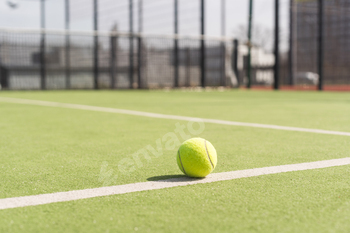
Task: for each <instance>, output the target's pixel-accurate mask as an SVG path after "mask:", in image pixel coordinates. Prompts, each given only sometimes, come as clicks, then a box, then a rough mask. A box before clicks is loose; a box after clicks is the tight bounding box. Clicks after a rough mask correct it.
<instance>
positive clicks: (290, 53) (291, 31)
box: [288, 0, 294, 85]
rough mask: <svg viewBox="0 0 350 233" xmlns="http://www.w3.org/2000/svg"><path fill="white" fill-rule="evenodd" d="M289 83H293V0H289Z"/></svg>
mask: <svg viewBox="0 0 350 233" xmlns="http://www.w3.org/2000/svg"><path fill="white" fill-rule="evenodd" d="M288 55H289V59H288V60H289V67H288V68H289V82H288V84H289V85H294V0H289V54H288Z"/></svg>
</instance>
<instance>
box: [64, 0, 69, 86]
mask: <svg viewBox="0 0 350 233" xmlns="http://www.w3.org/2000/svg"><path fill="white" fill-rule="evenodd" d="M65 16H66V17H65V18H66V21H65V24H66V25H65V26H66V27H65V28H66V32H67V34H66V88H67V89H69V88H70V38H69V35H68V31H69V21H70V19H69V0H65Z"/></svg>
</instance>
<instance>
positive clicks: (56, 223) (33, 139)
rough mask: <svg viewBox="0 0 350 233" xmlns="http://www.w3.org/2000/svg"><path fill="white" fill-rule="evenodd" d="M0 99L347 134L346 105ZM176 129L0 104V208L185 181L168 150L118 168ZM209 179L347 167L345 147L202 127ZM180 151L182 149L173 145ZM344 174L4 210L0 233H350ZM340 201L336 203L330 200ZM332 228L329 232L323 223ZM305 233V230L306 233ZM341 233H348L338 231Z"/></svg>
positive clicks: (179, 96) (301, 100) (286, 134)
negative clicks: (277, 169)
mask: <svg viewBox="0 0 350 233" xmlns="http://www.w3.org/2000/svg"><path fill="white" fill-rule="evenodd" d="M1 96H7V97H14V98H26V99H38V100H47V101H57V102H64V103H78V104H87V105H94V106H105V107H115V108H123V109H132V110H140V111H148V112H157V113H165V114H174V115H185V116H195V117H203V118H214V119H225V120H234V121H244V122H255V123H267V124H277V125H285V126H297V127H309V128H318V129H329V130H339V131H348V132H349V131H350V117H349V116H350V95H349V94H347V93H316V92H255V91H254V92H250V91H226V92H217V91H212V92H183V91H170V92H164V91H120V92H119V91H116V92H114V91H101V92H95V91H50V92H1V93H0V97H1ZM176 123H180V124H186V122H184V121H177V120H167V119H153V118H146V117H140V116H129V115H121V114H114V113H103V112H91V111H83V110H74V109H62V108H53V107H41V106H31V105H22V104H9V103H3V102H0V132H1V134H0V148H1V150H0V164H1V165H0V167H1V170H0V177H1V183H0V198H6V197H17V196H25V195H33V194H42V193H51V192H59V191H69V190H77V189H85V188H93V187H101V186H103V185H104V183H103V182H101V180H99V178H100V171H101V167H102V166H103V164H106V163H108V170H109V169H113V172H112V174H113V176H111V177H112V178H113V177H114V176H115V175H117V177H115V178H113V179H112V180H111V182H109V183H108V185H118V184H128V183H134V182H146V181H147V180H157V179H165V178H168V177H173V176H178V175H181V171H180V170H179V169H178V167H177V164H176V150H177V148H175V149H172V150H166V149H163V152H164V153H163V155H162V156H159V157H158V158H156V157H152V159H151V160H150V161H148V160H145V159H142V167H140V168H137V169H136V170H135V171H134V172H130V173H127V174H125V173H121V172H120V171H119V170H118V163H119V162H120V161H121V159H122V158H125V157H130V156H131V155H132V154H133V153H135V152H137V151H138V150H140V149H142V148H144V147H146V146H147V145H151V146H153V147H156V140H157V139H159V138H162V137H163V136H164V135H165V134H166V133H168V132H173V131H174V129H175V124H176ZM198 136H200V137H203V138H206V139H207V140H209V141H211V142H212V143H213V145H214V146H215V147H216V149H217V151H218V166H217V168H216V169H215V170H214V172H224V171H232V170H241V169H247V168H256V167H265V166H274V165H283V164H291V163H301V162H309V161H318V160H324V159H333V158H344V157H349V151H350V150H349V149H350V143H349V137H346V136H337V135H321V134H314V133H305V132H291V131H278V130H272V129H258V128H246V127H237V126H226V125H215V124H209V123H207V124H205V130H204V132H203V133H201V134H200V135H198ZM179 140H180V141H181V137H180V136H179ZM348 174H349V166H344V167H335V168H327V169H320V170H312V171H304V172H292V173H287V174H277V175H269V176H262V177H256V178H247V179H240V180H234V181H225V182H218V183H211V184H203V185H195V186H191V187H178V188H171V189H166V190H154V191H147V192H140V193H132V194H125V195H117V196H110V197H102V198H93V199H89V200H80V201H73V202H65V203H56V204H48V205H44V206H34V207H25V208H18V209H10V210H0V232H20V231H26V232H40V231H42V232H45V231H47V229H48V228H49V229H50V231H52V232H62V231H64V232H74V231H81V232H107V231H108V230H110V232H113V231H120V232H124V231H135V230H139V231H152V232H153V231H159V232H164V231H176V232H183V231H185V232H199V231H200V232H213V231H214V232H215V231H236V232H254V231H255V232H295V231H301V232H304V231H308V232H342V231H343V232H349V230H350V224H349V223H348V221H346V218H347V216H349V205H350V204H349V203H350V188H349V184H350V183H349V179H348V178H349V175H348ZM338 196H339V198H336V197H338ZM326 219H328V221H326ZM307 229H309V230H307ZM346 230H347V231H346Z"/></svg>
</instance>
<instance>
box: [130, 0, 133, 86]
mask: <svg viewBox="0 0 350 233" xmlns="http://www.w3.org/2000/svg"><path fill="white" fill-rule="evenodd" d="M129 33H130V38H129V82H130V86H129V87H130V89H132V88H133V78H134V36H133V33H134V29H133V0H129Z"/></svg>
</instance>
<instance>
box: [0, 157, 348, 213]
mask: <svg viewBox="0 0 350 233" xmlns="http://www.w3.org/2000/svg"><path fill="white" fill-rule="evenodd" d="M349 164H350V158H342V159H332V160H323V161H317V162H310V163H299V164H290V165H281V166H274V167H263V168H254V169H248V170H240V171H231V172H222V173H213V174H210V175H209V176H207V177H206V178H204V179H194V178H187V177H182V178H172V179H167V180H159V181H149V182H143V183H133V184H125V185H117V186H110V187H102V188H93V189H84V190H75V191H68V192H59V193H49V194H40V195H33V196H23V197H13V198H5V199H0V210H1V209H12V208H18V207H26V206H37V205H44V204H50V203H56V202H66V201H73V200H80V199H86V198H93V197H103V196H110V195H116V194H125V193H133V192H140V191H146V190H155V189H164V188H171V187H178V186H187V185H194V184H204V183H212V182H217V181H225V180H233V179H239V178H245V177H254V176H261V175H268V174H276V173H283V172H291V171H303V170H311V169H319V168H327V167H335V166H342V165H349Z"/></svg>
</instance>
